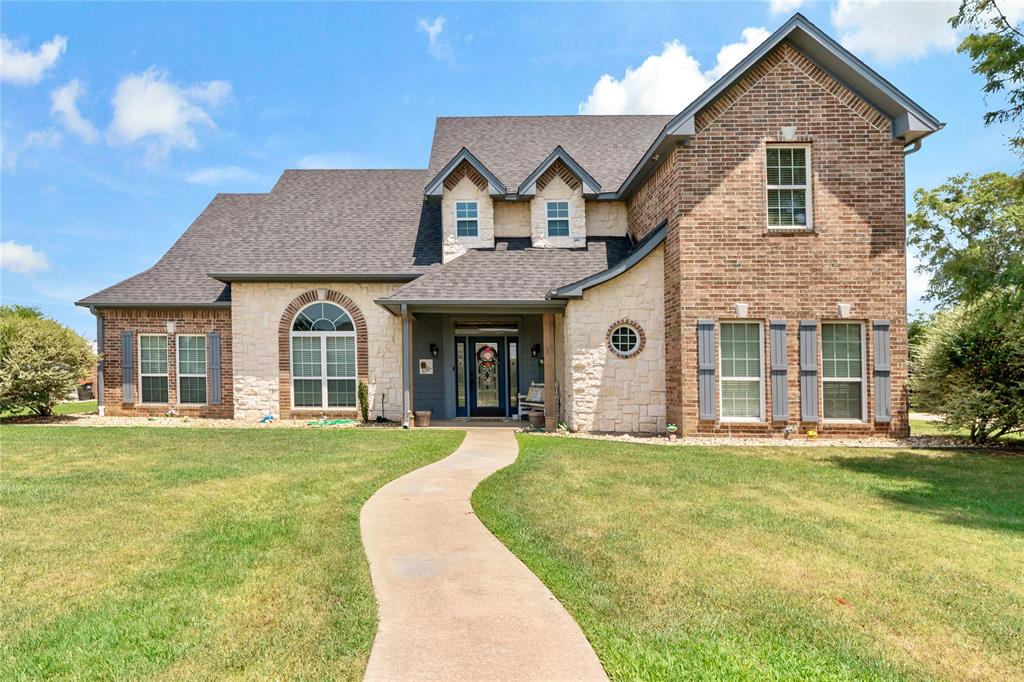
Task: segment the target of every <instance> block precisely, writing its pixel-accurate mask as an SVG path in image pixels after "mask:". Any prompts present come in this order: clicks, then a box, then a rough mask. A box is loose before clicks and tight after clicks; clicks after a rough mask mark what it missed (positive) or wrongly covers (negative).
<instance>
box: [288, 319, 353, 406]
mask: <svg viewBox="0 0 1024 682" xmlns="http://www.w3.org/2000/svg"><path fill="white" fill-rule="evenodd" d="M291 361H292V407H294V408H296V409H302V408H324V407H355V406H356V331H355V325H353V323H352V318H351V317H349V315H348V313H346V312H345V311H344V310H342V309H341V307H340V306H338V305H336V304H334V303H328V302H323V303H312V304H310V305H308V306H306V307H305V308H303V309H302V310H300V311H299V313H298V314H297V315H296V316H295V320H293V322H292V331H291Z"/></svg>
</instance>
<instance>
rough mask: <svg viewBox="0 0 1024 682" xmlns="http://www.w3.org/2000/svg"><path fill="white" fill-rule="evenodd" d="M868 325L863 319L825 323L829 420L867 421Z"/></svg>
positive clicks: (824, 374)
mask: <svg viewBox="0 0 1024 682" xmlns="http://www.w3.org/2000/svg"><path fill="white" fill-rule="evenodd" d="M864 353H865V348H864V325H863V324H862V323H860V322H822V323H821V383H822V389H821V394H822V407H823V413H824V417H825V419H827V420H836V421H857V422H861V421H864V420H865V418H866V416H867V411H868V410H867V407H868V406H867V391H865V390H864V386H865V383H866V382H865V378H864V371H865V365H866V364H867V361H866V357H865V355H864Z"/></svg>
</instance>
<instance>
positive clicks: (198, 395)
mask: <svg viewBox="0 0 1024 682" xmlns="http://www.w3.org/2000/svg"><path fill="white" fill-rule="evenodd" d="M178 402H179V403H199V404H202V403H205V402H206V377H181V388H180V391H179V395H178Z"/></svg>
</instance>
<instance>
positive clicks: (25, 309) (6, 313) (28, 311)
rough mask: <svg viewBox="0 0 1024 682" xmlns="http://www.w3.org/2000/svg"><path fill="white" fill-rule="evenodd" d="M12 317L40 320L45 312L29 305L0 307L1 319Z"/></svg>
mask: <svg viewBox="0 0 1024 682" xmlns="http://www.w3.org/2000/svg"><path fill="white" fill-rule="evenodd" d="M11 316H13V317H24V318H30V319H39V318H41V317H42V316H43V311H41V310H40V309H39V308H33V307H32V306H27V305H18V304H14V305H0V318H2V317H11Z"/></svg>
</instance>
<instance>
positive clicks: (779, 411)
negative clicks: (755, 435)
mask: <svg viewBox="0 0 1024 682" xmlns="http://www.w3.org/2000/svg"><path fill="white" fill-rule="evenodd" d="M770 341H771V362H772V375H771V376H772V420H773V421H778V422H784V421H787V420H788V419H789V386H788V381H787V375H786V371H787V365H788V362H787V358H786V355H787V350H788V349H787V347H786V321H785V320H772V321H771V336H770Z"/></svg>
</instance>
